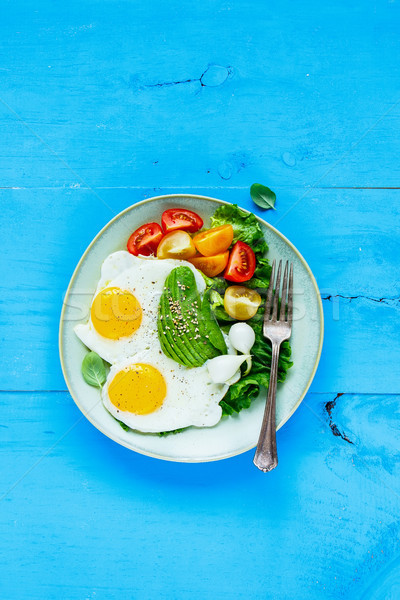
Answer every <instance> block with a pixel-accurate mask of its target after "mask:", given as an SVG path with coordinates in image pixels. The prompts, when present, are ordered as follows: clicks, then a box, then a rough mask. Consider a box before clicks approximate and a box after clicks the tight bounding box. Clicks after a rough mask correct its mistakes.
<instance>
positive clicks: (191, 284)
mask: <svg viewBox="0 0 400 600" xmlns="http://www.w3.org/2000/svg"><path fill="white" fill-rule="evenodd" d="M157 328H158V337H159V339H160V344H161V347H162V350H163V352H164V353H165V354H166V355H167V356H169V357H170V358H172V359H173V360H175V361H176V362H178V363H180V364H181V365H184V366H186V367H199V366H201V365H203V364H204V363H205V362H206V360H208V359H209V358H214V357H216V356H219V355H220V354H226V352H227V349H226V344H225V340H224V338H223V335H222V332H221V330H220V328H219V326H218V324H217V321H216V320H215V317H214V315H213V313H212V309H211V305H210V298H209V294H208V293H206V294H205V297H204V298H203V301H201V300H200V295H199V292H198V290H197V285H196V279H195V277H194V274H193V272H192V270H191V269H190V268H189V267H185V266H181V267H176V268H175V269H173V270H172V271H171V272H170V274H169V275H168V277H167V279H166V281H165V287H164V291H163V293H162V295H161V298H160V304H159V313H158V320H157Z"/></svg>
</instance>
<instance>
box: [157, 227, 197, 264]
mask: <svg viewBox="0 0 400 600" xmlns="http://www.w3.org/2000/svg"><path fill="white" fill-rule="evenodd" d="M195 254H196V248H195V246H194V244H193V240H192V238H191V237H190V235H189V234H188V233H187V231H171V232H170V233H167V234H165V235H164V237H163V239H162V240H161V242H160V245H159V246H158V248H157V258H176V259H178V260H187V259H189V258H192V256H194V255H195Z"/></svg>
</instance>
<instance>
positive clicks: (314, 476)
mask: <svg viewBox="0 0 400 600" xmlns="http://www.w3.org/2000/svg"><path fill="white" fill-rule="evenodd" d="M333 398H334V397H333V395H320V394H312V395H310V396H309V398H308V400H307V402H306V403H304V404H303V405H302V406H301V408H300V409H299V411H298V413H297V417H296V418H294V419H291V420H290V421H289V422H288V423H287V424H286V425H285V427H284V428H283V429H282V430H280V431H279V433H278V444H279V449H280V464H279V467H278V469H277V470H276V471H274V472H273V473H271V474H270V475H269V476H267V477H265V476H264V475H263V474H261V473H259V472H258V471H257V470H256V469H255V468H254V467H253V465H252V453H251V452H249V453H246V454H244V455H242V456H240V457H236V458H233V459H230V460H227V461H221V462H217V463H208V464H198V465H186V464H173V463H163V462H162V461H156V460H153V459H149V458H147V457H143V456H140V455H137V454H134V453H132V452H129V451H128V450H126V449H125V448H122V447H119V446H118V445H116V444H114V443H113V442H111V441H110V440H108V439H107V438H105V437H104V436H103V435H102V434H100V433H99V432H97V430H95V429H94V428H93V427H92V426H91V425H90V424H89V423H88V422H86V420H85V419H82V420H79V418H80V413H79V412H78V410H77V409H76V408H75V406H74V405H73V403H72V402H71V400H70V398H69V395H68V394H67V393H52V394H48V393H47V394H46V393H40V394H38V393H36V394H35V393H33V394H32V393H28V394H11V395H9V394H0V410H1V415H2V423H3V425H2V427H1V428H0V435H1V440H2V443H1V446H0V463H1V472H2V484H1V492H2V493H6V494H7V495H6V497H5V499H4V501H3V504H2V510H1V512H0V553H1V554H0V556H1V569H2V571H3V573H6V574H7V576H6V577H3V578H2V597H4V598H7V599H8V600H14V599H15V600H19V599H20V598H23V597H29V599H30V600H43V598H46V599H49V600H51V599H53V598H54V599H57V600H58V598H60V597H68V598H69V599H70V600H75V599H77V600H78V599H79V600H81V599H82V598H96V599H98V600H103V599H104V600H105V599H108V598H110V597H115V596H116V595H118V596H119V597H134V598H140V599H142V598H143V599H150V598H154V597H156V596H157V597H160V598H165V599H170V598H181V599H189V598H194V597H201V598H204V599H206V600H207V599H211V598H215V593H216V590H218V595H219V596H220V597H226V598H237V599H239V600H240V599H246V600H247V599H249V598H250V599H257V600H258V599H261V598H265V597H266V593H267V591H268V590H272V592H271V595H270V596H268V597H273V598H274V599H276V600H286V599H287V598H295V597H296V598H302V599H303V598H304V599H307V600H314V599H315V600H317V599H318V600H320V599H321V598H323V599H335V600H336V599H345V600H347V599H348V598H361V597H362V594H363V591H364V590H367V589H369V588H370V586H371V585H375V588H376V583H374V582H376V581H377V580H378V581H379V580H380V574H381V573H382V572H385V570H387V567H388V565H390V563H392V562H393V561H395V560H396V558H397V557H398V536H399V533H400V532H399V523H398V505H399V494H400V487H399V482H400V477H399V460H398V458H399V456H398V448H399V428H398V402H399V397H398V396H382V395H380V396H359V395H354V396H353V395H345V396H342V397H340V398H338V399H337V402H336V405H333V406H332V408H331V409H330V413H331V417H329V415H328V413H327V408H326V405H327V402H328V403H329V402H332V400H333ZM330 420H331V425H332V424H334V425H336V427H337V429H338V430H339V431H340V432H341V433H344V434H347V436H348V437H349V439H350V440H351V441H352V442H353V443H352V444H350V443H348V442H346V441H345V440H344V439H342V438H341V437H339V436H335V435H333V433H332V430H331V428H330V426H329V421H330ZM68 430H70V431H69V433H67V432H68ZM35 463H38V464H37V465H36V466H35V467H34V468H33V469H32V470H31V471H30V472H28V473H27V471H29V469H30V468H31V467H32V466H33V465H35ZM25 473H27V474H26V475H25V477H24V474H25ZM21 477H22V480H21V481H20V482H19V483H17V485H16V486H15V487H14V488H13V489H10V488H11V487H12V486H13V485H14V484H15V483H16V482H17V481H18V479H19V478H21ZM10 534H11V535H10ZM82 565H85V567H84V568H82ZM383 579H384V578H383ZM386 579H387V578H386ZM16 582H17V584H18V585H16ZM381 583H382V581H381ZM386 585H387V586H388V588H387V589H386V593H387V594H388V593H389V591H390V588H389V584H387V583H386ZM382 591H384V590H382ZM372 597H373V598H375V597H379V598H380V597H382V598H385V597H390V595H389V596H370V598H372Z"/></svg>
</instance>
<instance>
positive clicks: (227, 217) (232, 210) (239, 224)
mask: <svg viewBox="0 0 400 600" xmlns="http://www.w3.org/2000/svg"><path fill="white" fill-rule="evenodd" d="M227 223H229V224H231V225H232V227H233V241H234V242H237V241H238V240H241V241H242V242H245V244H248V245H249V246H251V248H252V249H253V250H254V253H255V255H256V257H257V258H258V257H262V256H264V254H265V253H266V252H267V251H268V244H267V242H266V241H265V238H264V234H263V232H262V230H261V227H260V224H259V222H258V220H257V218H256V217H255V216H254V215H253V214H252V213H248V212H245V211H244V210H242V209H241V208H238V206H237V205H236V204H224V205H223V206H220V207H219V208H217V210H216V211H215V213H214V214H213V216H212V217H211V227H219V226H220V225H226V224H227Z"/></svg>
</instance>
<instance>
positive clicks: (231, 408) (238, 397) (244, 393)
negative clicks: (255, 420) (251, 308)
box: [220, 314, 293, 415]
mask: <svg viewBox="0 0 400 600" xmlns="http://www.w3.org/2000/svg"><path fill="white" fill-rule="evenodd" d="M260 317H261V315H259V314H258V315H257V316H256V317H254V318H253V319H250V320H249V321H247V322H248V323H249V325H251V326H252V327H253V329H254V331H255V334H256V341H255V343H254V346H253V348H252V350H251V354H252V356H253V361H252V367H251V371H250V373H249V374H248V375H246V376H245V377H242V378H241V379H240V380H239V381H238V382H237V383H234V384H233V385H231V386H230V388H229V390H228V391H227V393H226V395H225V396H224V398H223V399H222V400H221V402H220V406H221V408H222V415H232V414H233V413H235V412H236V413H238V412H240V411H241V410H242V409H244V408H249V406H250V405H251V403H252V402H253V400H255V399H256V398H257V397H258V395H259V393H260V391H261V389H262V388H268V385H269V376H270V372H271V359H272V349H271V343H270V342H269V340H267V339H265V338H264V336H263V334H262V320H261V318H260ZM290 357H291V348H290V343H289V342H288V341H286V342H283V344H282V345H281V352H280V355H279V362H278V382H279V383H282V382H283V381H284V380H285V378H286V375H287V372H288V370H289V369H290V367H291V366H292V364H293V363H292V361H291V358H290Z"/></svg>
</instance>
